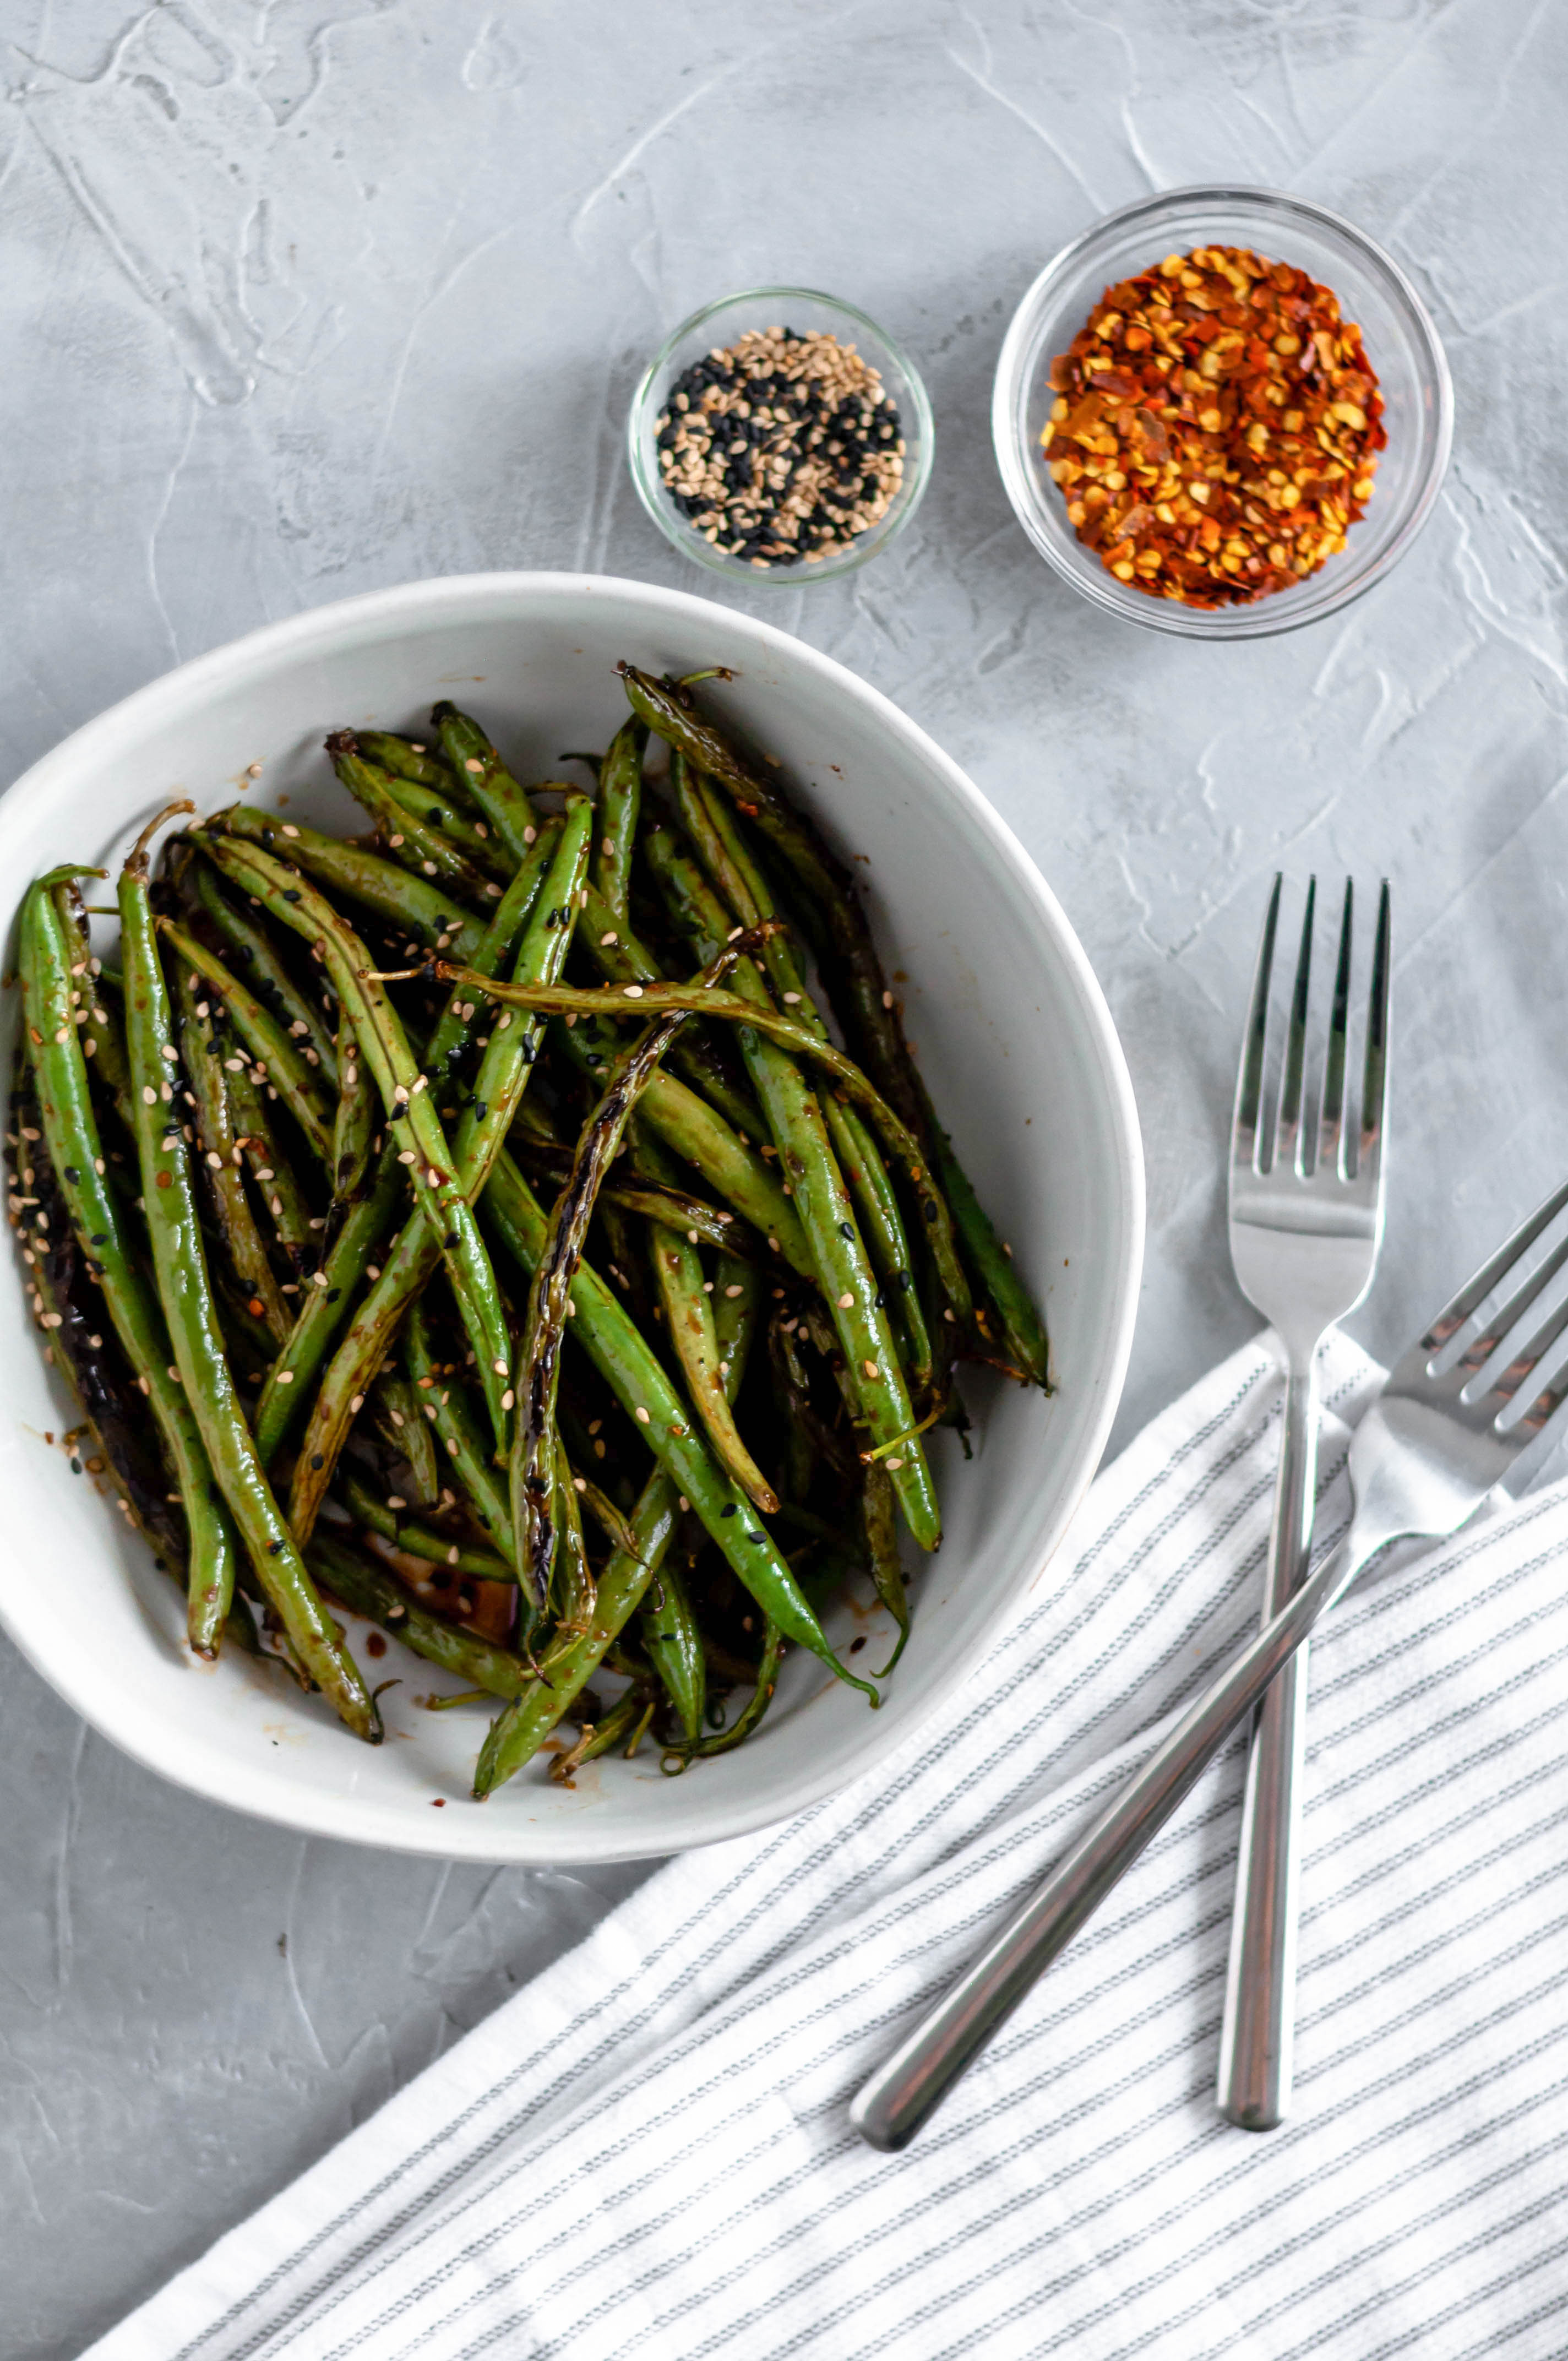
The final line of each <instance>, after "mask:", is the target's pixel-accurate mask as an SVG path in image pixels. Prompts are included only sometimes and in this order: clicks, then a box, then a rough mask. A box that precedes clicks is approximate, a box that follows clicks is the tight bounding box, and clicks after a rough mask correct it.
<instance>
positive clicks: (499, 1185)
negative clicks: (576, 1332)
mask: <svg viewBox="0 0 1568 2361" xmlns="http://www.w3.org/2000/svg"><path fill="white" fill-rule="evenodd" d="M505 1182H506V1173H505V1171H504V1170H503V1171H502V1172H500V1173H499V1174H498V1181H497V1182H496V1183H492V1199H493V1198H494V1197H496V1196H499V1195H500V1194H501V1193H502V1192H503V1191H504V1188H505ZM515 1210H516V1213H517V1214H518V1216H519V1228H518V1231H517V1244H518V1247H519V1249H520V1250H521V1251H523V1252H526V1251H527V1249H526V1246H525V1245H524V1230H525V1229H526V1228H528V1227H529V1226H530V1224H529V1208H528V1207H527V1206H525V1205H524V1203H523V1202H522V1201H521V1198H520V1199H519V1200H518V1201H517V1202H516V1206H515ZM532 1222H533V1223H535V1224H537V1230H536V1232H535V1233H534V1234H535V1235H539V1236H542V1235H543V1214H542V1213H540V1212H539V1209H538V1207H537V1206H533V1207H532ZM588 1276H589V1274H587V1271H586V1268H585V1270H584V1271H580V1272H579V1273H578V1284H579V1285H582V1283H583V1281H584V1280H585V1279H587V1277H588ZM587 1292H588V1290H587V1289H585V1290H584V1293H585V1299H586V1298H587ZM756 1306H757V1290H756V1288H755V1286H754V1285H744V1284H743V1286H742V1291H741V1293H740V1295H739V1296H726V1297H725V1298H724V1299H723V1301H722V1302H721V1305H720V1308H719V1311H718V1328H719V1337H720V1342H721V1344H722V1345H723V1348H724V1352H725V1357H726V1359H727V1361H728V1363H729V1377H728V1378H727V1379H726V1385H727V1387H728V1388H729V1392H730V1398H731V1400H733V1398H734V1396H735V1395H736V1394H738V1393H739V1392H740V1381H741V1378H742V1377H743V1375H744V1373H745V1367H746V1360H747V1356H748V1353H749V1351H750V1348H751V1338H752V1335H753V1333H754V1331H755V1327H756ZM590 1349H595V1348H593V1347H590ZM598 1350H601V1351H602V1350H603V1347H602V1346H601V1347H599V1348H598ZM681 1513H682V1503H681V1494H680V1488H679V1485H678V1483H677V1480H676V1478H675V1477H674V1476H673V1475H672V1474H670V1473H669V1471H668V1470H667V1469H665V1468H664V1467H663V1466H661V1467H659V1468H658V1469H657V1470H656V1471H655V1472H654V1474H653V1475H652V1476H651V1477H649V1479H648V1481H647V1483H646V1484H645V1485H644V1486H643V1488H642V1491H641V1497H640V1499H638V1502H637V1505H636V1507H635V1508H634V1509H633V1510H632V1512H631V1517H630V1533H629V1536H628V1538H627V1539H626V1540H625V1541H624V1542H623V1543H620V1544H618V1546H617V1548H616V1550H615V1552H614V1554H613V1555H612V1556H611V1557H610V1558H609V1559H608V1560H607V1561H606V1563H605V1565H603V1566H602V1567H601V1568H600V1569H599V1576H598V1586H597V1594H596V1598H595V1602H594V1613H593V1620H592V1625H591V1628H590V1629H589V1630H588V1631H586V1632H582V1633H569V1634H565V1635H564V1636H558V1637H557V1638H555V1639H554V1640H553V1641H552V1642H551V1644H550V1646H549V1647H548V1648H547V1649H546V1651H545V1653H544V1656H543V1662H542V1664H541V1665H540V1668H539V1673H538V1676H537V1678H536V1679H535V1680H534V1681H532V1683H531V1684H530V1686H529V1687H528V1689H527V1690H526V1691H525V1692H524V1694H523V1695H522V1697H520V1698H519V1699H518V1701H517V1703H516V1705H515V1706H513V1707H511V1708H509V1710H508V1711H507V1712H506V1713H504V1714H502V1715H501V1716H500V1717H499V1719H498V1720H497V1721H496V1722H495V1724H494V1725H493V1727H492V1728H491V1730H490V1733H489V1736H488V1738H487V1739H486V1741H485V1745H484V1748H483V1751H482V1752H481V1753H480V1756H479V1763H478V1768H477V1771H476V1773H475V1778H474V1792H475V1794H476V1795H488V1794H489V1793H490V1792H491V1790H492V1789H493V1788H496V1787H499V1785H500V1784H502V1782H503V1781H505V1780H507V1779H510V1777H511V1776H512V1775H513V1773H515V1772H517V1771H520V1770H521V1768H522V1766H523V1764H524V1763H527V1762H529V1761H530V1760H531V1759H532V1756H533V1755H534V1754H535V1753H537V1752H538V1750H539V1748H540V1747H541V1746H542V1745H543V1742H544V1741H545V1739H546V1738H547V1737H548V1736H549V1734H550V1732H551V1730H553V1729H554V1726H555V1724H556V1722H557V1721H559V1719H561V1717H562V1715H563V1714H564V1713H565V1712H566V1711H567V1709H568V1708H569V1707H570V1706H571V1704H572V1701H573V1699H574V1698H575V1697H577V1696H578V1695H579V1694H580V1693H581V1691H582V1688H583V1686H584V1685H585V1683H586V1682H587V1681H588V1680H589V1679H590V1678H591V1677H592V1675H593V1674H594V1672H595V1671H596V1670H597V1668H598V1665H599V1664H601V1663H602V1662H603V1660H604V1658H605V1656H606V1655H607V1654H608V1653H609V1650H610V1649H611V1648H612V1647H613V1646H614V1644H615V1642H616V1641H617V1639H618V1637H619V1635H620V1632H621V1631H623V1630H624V1629H625V1626H626V1624H627V1622H628V1621H629V1620H630V1617H631V1616H632V1615H633V1614H635V1612H636V1610H637V1609H638V1607H639V1606H640V1605H641V1601H642V1599H643V1598H644V1597H645V1596H646V1594H647V1591H648V1588H649V1586H650V1584H651V1583H652V1580H653V1579H654V1577H655V1576H657V1575H658V1574H659V1571H660V1569H661V1567H662V1566H663V1564H664V1561H665V1558H666V1555H667V1554H668V1551H669V1547H670V1543H671V1542H672V1541H673V1539H674V1534H675V1531H676V1527H677V1525H678V1522H679V1520H680V1516H681ZM697 1645H698V1647H700V1645H701V1642H700V1637H699V1638H698V1641H697ZM678 1710H679V1708H677V1711H678ZM698 1719H699V1724H700V1719H701V1717H700V1712H699V1716H698Z"/></svg>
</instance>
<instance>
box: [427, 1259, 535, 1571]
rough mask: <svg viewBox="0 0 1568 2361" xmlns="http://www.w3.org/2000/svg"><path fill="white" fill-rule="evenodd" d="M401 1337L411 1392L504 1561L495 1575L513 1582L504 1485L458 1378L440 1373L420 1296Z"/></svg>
mask: <svg viewBox="0 0 1568 2361" xmlns="http://www.w3.org/2000/svg"><path fill="white" fill-rule="evenodd" d="M404 1341H405V1345H406V1347H407V1351H408V1356H409V1368H410V1371H411V1375H412V1378H413V1380H414V1389H415V1391H416V1392H417V1393H418V1394H419V1395H420V1396H421V1397H422V1400H423V1401H424V1402H425V1403H426V1404H427V1405H428V1406H429V1408H431V1409H433V1411H434V1412H435V1418H434V1422H433V1423H434V1426H435V1432H436V1435H437V1437H438V1438H439V1440H440V1443H441V1445H442V1449H443V1451H444V1455H445V1456H446V1459H447V1461H448V1463H449V1464H450V1466H451V1469H452V1473H453V1475H454V1477H455V1478H456V1480H457V1482H458V1483H459V1484H460V1485H461V1486H462V1487H463V1489H464V1490H465V1491H466V1493H467V1495H468V1499H469V1502H470V1504H471V1506H472V1509H473V1512H474V1514H475V1516H477V1519H478V1521H479V1522H480V1523H481V1524H482V1525H483V1526H484V1528H485V1531H486V1532H488V1534H489V1536H490V1539H491V1540H492V1542H493V1543H495V1546H496V1548H497V1550H498V1551H499V1553H500V1554H501V1555H502V1556H503V1557H504V1558H505V1559H506V1560H507V1571H506V1573H505V1574H504V1575H502V1576H498V1577H497V1578H498V1579H499V1580H501V1581H505V1582H515V1581H516V1580H517V1575H516V1573H515V1571H514V1568H515V1565H516V1559H517V1549H516V1544H515V1543H514V1541H513V1538H512V1527H511V1510H510V1503H509V1501H508V1499H507V1488H506V1483H505V1480H504V1478H503V1477H502V1476H501V1474H500V1473H499V1470H498V1469H497V1467H496V1465H495V1461H494V1458H493V1456H492V1455H491V1453H490V1452H489V1451H488V1450H487V1448H486V1446H485V1443H484V1440H483V1437H482V1436H481V1434H480V1433H479V1429H478V1425H477V1422H476V1420H475V1418H474V1414H473V1411H472V1410H471V1408H470V1407H469V1402H468V1397H467V1393H466V1389H465V1387H464V1385H463V1383H462V1380H461V1378H458V1377H456V1376H455V1375H453V1374H451V1373H450V1372H448V1373H446V1374H445V1375H444V1376H443V1375H442V1374H441V1373H440V1372H439V1371H438V1368H437V1364H436V1360H435V1355H434V1351H433V1345H432V1341H431V1334H430V1323H429V1321H428V1319H427V1317H426V1314H425V1309H424V1300H423V1298H422V1297H421V1298H420V1299H419V1300H418V1301H415V1302H414V1303H412V1304H411V1306H410V1307H409V1314H408V1325H407V1328H406V1329H405V1331H404Z"/></svg>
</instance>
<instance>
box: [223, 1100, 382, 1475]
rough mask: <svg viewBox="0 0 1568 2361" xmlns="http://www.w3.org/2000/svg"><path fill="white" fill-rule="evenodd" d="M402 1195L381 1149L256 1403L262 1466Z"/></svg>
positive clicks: (294, 1412)
mask: <svg viewBox="0 0 1568 2361" xmlns="http://www.w3.org/2000/svg"><path fill="white" fill-rule="evenodd" d="M402 1198H403V1172H402V1167H401V1165H400V1163H399V1162H398V1158H397V1151H396V1149H395V1148H390V1147H388V1148H383V1149H382V1150H381V1153H380V1156H379V1158H378V1160H377V1165H376V1170H375V1172H374V1175H373V1177H372V1179H371V1183H370V1188H369V1191H368V1192H367V1194H366V1195H365V1196H363V1197H361V1198H359V1199H357V1200H356V1202H355V1203H354V1204H352V1205H350V1207H349V1209H348V1211H347V1213H346V1214H345V1216H344V1221H343V1225H342V1227H341V1228H340V1229H339V1231H338V1233H337V1235H336V1236H335V1237H334V1240H333V1242H332V1244H331V1246H329V1247H328V1249H327V1256H326V1260H325V1261H324V1262H323V1265H322V1267H321V1268H320V1270H319V1271H317V1272H315V1273H313V1276H312V1279H311V1281H310V1283H309V1284H308V1285H307V1286H306V1288H305V1290H304V1301H303V1302H302V1305H301V1307H300V1311H299V1312H298V1314H297V1315H296V1318H295V1321H294V1325H293V1327H292V1329H291V1331H290V1333H289V1334H288V1336H287V1337H286V1339H285V1340H284V1343H283V1346H282V1349H281V1351H280V1353H279V1355H278V1357H277V1359H276V1361H274V1363H273V1365H272V1368H271V1370H270V1372H269V1376H268V1378H267V1382H266V1384H265V1386H264V1387H263V1389H262V1391H261V1397H260V1400H258V1403H257V1405H256V1448H257V1453H258V1456H259V1458H260V1460H261V1464H262V1466H268V1465H269V1464H270V1462H271V1460H272V1458H273V1455H274V1454H275V1453H276V1451H277V1449H278V1446H279V1444H280V1443H281V1442H282V1440H283V1437H284V1436H285V1434H287V1433H288V1431H289V1428H290V1426H291V1424H292V1422H293V1420H294V1419H295V1418H296V1417H297V1416H298V1415H299V1414H300V1412H301V1411H303V1410H304V1408H305V1406H306V1404H307V1402H308V1401H309V1400H310V1391H309V1389H310V1383H311V1379H312V1378H313V1377H314V1376H315V1373H316V1371H317V1370H318V1369H319V1368H320V1367H321V1365H322V1363H323V1361H324V1360H325V1358H326V1356H327V1354H328V1353H329V1352H330V1351H331V1349H332V1344H333V1339H334V1336H336V1334H338V1332H339V1330H340V1329H341V1328H342V1326H343V1323H344V1322H345V1320H346V1319H347V1318H348V1317H349V1315H350V1313H351V1312H352V1311H353V1308H354V1297H355V1294H356V1290H357V1289H358V1287H359V1284H360V1281H361V1280H362V1279H365V1278H366V1277H367V1275H368V1273H367V1266H368V1264H369V1261H370V1257H371V1256H372V1254H373V1253H374V1252H375V1250H376V1246H377V1243H378V1240H379V1239H381V1238H383V1237H384V1236H385V1235H386V1233H387V1230H388V1227H389V1224H390V1223H391V1221H392V1218H393V1215H394V1213H396V1210H397V1208H398V1206H399V1205H400V1203H401V1202H402ZM324 1465H325V1463H324V1461H323V1467H324Z"/></svg>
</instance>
